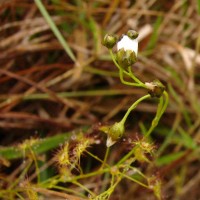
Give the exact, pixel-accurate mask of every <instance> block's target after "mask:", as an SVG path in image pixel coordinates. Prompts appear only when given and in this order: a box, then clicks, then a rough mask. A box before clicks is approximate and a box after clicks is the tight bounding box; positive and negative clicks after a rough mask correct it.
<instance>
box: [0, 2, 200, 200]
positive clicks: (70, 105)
mask: <svg viewBox="0 0 200 200" xmlns="http://www.w3.org/2000/svg"><path fill="white" fill-rule="evenodd" d="M42 2H43V3H44V4H45V7H46V9H47V10H48V11H49V13H50V14H51V16H52V20H53V21H54V23H55V24H56V25H57V26H58V27H59V29H60V30H61V32H62V34H63V36H64V37H65V39H66V41H67V42H68V44H69V46H70V47H71V49H72V50H73V52H74V54H75V56H76V59H77V62H76V63H74V62H73V61H71V59H70V58H69V56H68V55H67V54H66V52H64V51H63V48H62V46H61V45H60V43H59V42H58V40H57V39H56V38H55V36H54V34H53V33H52V31H51V29H50V27H49V25H48V24H47V23H46V21H45V20H44V18H43V17H42V16H41V14H40V12H39V10H38V8H37V7H36V5H35V4H34V1H31V0H10V1H0V66H1V67H0V85H1V87H0V131H1V143H0V145H2V146H8V145H13V144H16V143H19V142H21V141H22V140H24V139H25V138H30V137H32V136H33V137H35V136H37V137H39V136H42V137H47V136H51V135H55V134H57V133H60V132H65V131H71V130H74V129H77V128H79V127H82V126H83V125H89V126H90V125H96V126H97V125H98V123H99V122H100V123H112V122H115V121H117V120H118V119H119V118H120V117H121V114H122V113H123V112H124V111H125V110H126V109H127V108H128V106H129V105H131V103H132V102H133V101H134V100H136V99H138V97H140V96H141V95H142V94H144V92H143V91H142V90H138V89H134V88H133V89H132V88H130V87H128V86H123V85H122V84H121V83H120V81H119V78H118V77H117V70H116V68H115V67H114V64H113V63H112V62H111V60H110V58H109V57H108V51H107V50H106V49H105V47H103V46H102V45H101V38H102V36H103V35H104V33H106V32H109V33H115V34H117V35H120V34H123V33H124V32H126V31H127V30H128V29H135V30H137V31H138V32H139V33H140V51H139V52H140V54H139V60H138V62H137V63H136V64H135V65H134V68H133V69H134V72H135V74H136V75H137V77H139V78H140V79H141V80H143V81H152V80H154V79H159V80H160V81H162V82H163V83H164V84H165V85H166V86H167V88H168V91H169V94H170V104H169V106H168V109H167V111H166V113H165V115H164V117H163V118H162V120H161V123H160V126H159V127H158V129H156V131H155V133H154V134H153V138H154V139H155V143H156V144H157V146H158V147H159V146H162V144H163V143H166V146H165V148H164V147H163V150H162V151H160V152H159V155H158V156H162V155H167V154H168V153H176V152H179V151H184V155H183V156H182V157H180V158H179V159H177V160H175V161H173V162H171V163H167V164H164V165H163V166H161V167H160V166H158V167H157V168H156V169H155V168H154V169H152V168H151V167H149V168H145V166H141V168H144V170H145V173H146V174H152V173H153V172H154V173H155V175H156V176H160V177H161V178H162V187H163V199H180V200H186V199H190V200H198V199H199V198H200V192H199V185H200V173H199V167H200V162H199V154H198V153H197V152H198V151H199V150H198V151H196V150H195V151H194V150H192V149H191V148H190V147H189V146H187V145H184V144H185V143H186V140H187V139H185V141H183V144H182V143H180V144H179V142H180V141H181V139H179V140H176V139H177V137H178V138H181V137H180V135H181V134H180V132H181V131H180V130H182V129H183V130H184V131H185V132H186V133H187V134H188V135H189V136H190V137H191V138H192V139H193V141H194V142H196V143H197V144H198V145H199V142H200V101H199V99H200V87H199V83H200V79H199V78H200V54H199V48H200V34H199V33H200V26H199V23H200V14H198V10H197V1H196V0H186V1H178V0H173V1H167V0H160V1H158V0H157V1H156V0H138V1H129V0H125V1H123V0H113V1H109V0H91V1H80V2H82V5H79V6H77V5H75V3H74V4H73V3H69V2H75V1H59V2H60V3H58V5H55V4H53V3H50V1H47V0H45V1H42ZM77 2H79V1H77ZM131 2H134V3H132V4H131ZM94 3H96V4H97V6H96V7H93V6H92V5H93V4H94ZM92 23H93V24H92ZM77 63H78V64H77ZM91 90H92V91H96V92H94V93H93V95H91V96H90V95H88V93H87V91H91ZM98 90H103V91H104V92H102V93H98ZM80 91H85V93H83V94H80V96H79V92H80ZM111 91H117V95H111V93H110V92H111ZM68 92H74V93H73V95H72V96H71V97H69V96H68V95H69V94H70V93H68ZM44 94H45V95H44ZM109 94H110V95H109ZM155 111H156V107H155V106H154V104H153V103H152V102H146V103H142V104H140V106H138V107H137V109H136V111H135V112H134V113H133V114H132V118H130V119H129V121H128V124H127V126H128V133H129V134H130V133H131V134H133V135H135V134H136V133H138V132H141V131H140V127H139V122H140V123H143V124H144V125H145V126H148V124H149V123H150V119H152V117H153V115H154V113H155ZM168 135H170V137H168ZM133 137H134V136H133ZM182 139H183V138H182ZM183 140H184V139H183ZM115 154H116V153H115V152H113V155H114V156H117V155H115ZM4 162H5V161H4ZM4 162H3V161H2V163H3V164H5V163H4ZM10 162H11V163H10V165H11V166H10V168H5V167H2V172H1V173H2V174H3V175H2V177H6V176H8V177H10V178H11V180H14V179H15V177H16V176H17V174H18V173H17V172H15V171H14V167H16V166H18V163H15V162H12V161H10ZM18 168H20V166H19V167H18ZM18 168H17V169H18ZM2 182H3V181H2ZM88 184H89V183H88ZM100 184H101V183H100ZM129 184H130V183H129V182H128V181H124V182H123V184H121V185H120V186H119V187H118V188H117V189H116V193H115V194H114V195H113V197H111V199H120V200H121V199H141V200H142V199H144V200H147V199H149V200H150V199H155V197H154V196H153V194H152V193H150V192H148V191H146V190H144V189H143V188H142V187H140V186H138V185H134V186H132V185H131V186H130V185H129ZM6 187H7V186H5V185H3V188H5V189H6ZM88 187H92V186H88ZM127 188H130V189H129V190H127ZM38 190H39V189H38ZM43 192H44V193H46V194H48V193H49V194H51V192H52V191H51V192H50V191H49V192H48V191H42V193H43ZM54 195H56V196H57V198H61V197H59V195H58V194H56V192H55V193H54ZM63 195H64V194H63ZM63 197H64V198H68V196H66V195H64V196H63ZM69 199H73V198H72V197H71V198H70V197H69ZM74 199H75V197H74Z"/></svg>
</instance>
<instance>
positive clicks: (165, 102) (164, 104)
mask: <svg viewBox="0 0 200 200" xmlns="http://www.w3.org/2000/svg"><path fill="white" fill-rule="evenodd" d="M164 97H165V98H164ZM168 103H169V96H168V93H167V92H166V91H164V92H163V96H161V97H160V99H159V104H158V109H157V112H156V116H155V117H154V119H153V121H152V123H151V127H150V128H149V130H148V132H147V133H146V134H145V137H148V136H149V135H150V134H151V133H152V131H153V130H154V129H155V127H156V126H157V125H158V122H159V120H160V118H161V117H162V115H163V113H164V112H165V110H166V108H167V105H168Z"/></svg>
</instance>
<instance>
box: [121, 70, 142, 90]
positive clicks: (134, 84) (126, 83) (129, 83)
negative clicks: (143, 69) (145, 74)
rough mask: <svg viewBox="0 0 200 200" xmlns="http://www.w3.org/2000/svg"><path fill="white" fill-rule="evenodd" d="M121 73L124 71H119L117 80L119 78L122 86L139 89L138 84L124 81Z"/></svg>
mask: <svg viewBox="0 0 200 200" xmlns="http://www.w3.org/2000/svg"><path fill="white" fill-rule="evenodd" d="M123 73H124V70H121V69H120V70H119V78H120V81H121V82H122V83H123V84H124V85H130V86H136V87H141V85H140V84H138V83H131V82H128V81H125V80H124V77H123Z"/></svg>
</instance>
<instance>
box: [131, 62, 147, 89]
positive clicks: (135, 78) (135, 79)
mask: <svg viewBox="0 0 200 200" xmlns="http://www.w3.org/2000/svg"><path fill="white" fill-rule="evenodd" d="M128 72H129V76H130V77H131V78H132V79H133V80H134V81H135V82H136V83H138V84H139V85H141V86H142V87H144V88H146V85H145V84H144V83H143V82H142V81H140V80H139V79H138V78H137V77H136V76H135V75H134V74H133V72H132V70H131V66H129V67H128Z"/></svg>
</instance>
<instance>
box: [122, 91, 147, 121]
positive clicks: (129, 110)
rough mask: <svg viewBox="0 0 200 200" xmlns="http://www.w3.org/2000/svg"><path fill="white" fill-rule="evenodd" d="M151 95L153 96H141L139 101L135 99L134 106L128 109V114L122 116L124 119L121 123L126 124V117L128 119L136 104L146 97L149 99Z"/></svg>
mask: <svg viewBox="0 0 200 200" xmlns="http://www.w3.org/2000/svg"><path fill="white" fill-rule="evenodd" d="M150 97H151V95H150V94H147V95H145V96H143V97H141V98H139V99H138V100H137V101H135V102H134V103H133V104H132V106H131V107H130V108H129V109H128V110H127V112H126V114H125V115H124V117H123V118H122V120H121V121H120V123H122V124H124V123H125V121H126V119H127V117H128V115H129V114H130V112H131V111H132V110H133V109H135V108H136V106H137V105H138V104H139V103H140V102H141V101H143V100H145V99H148V98H150Z"/></svg>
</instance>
